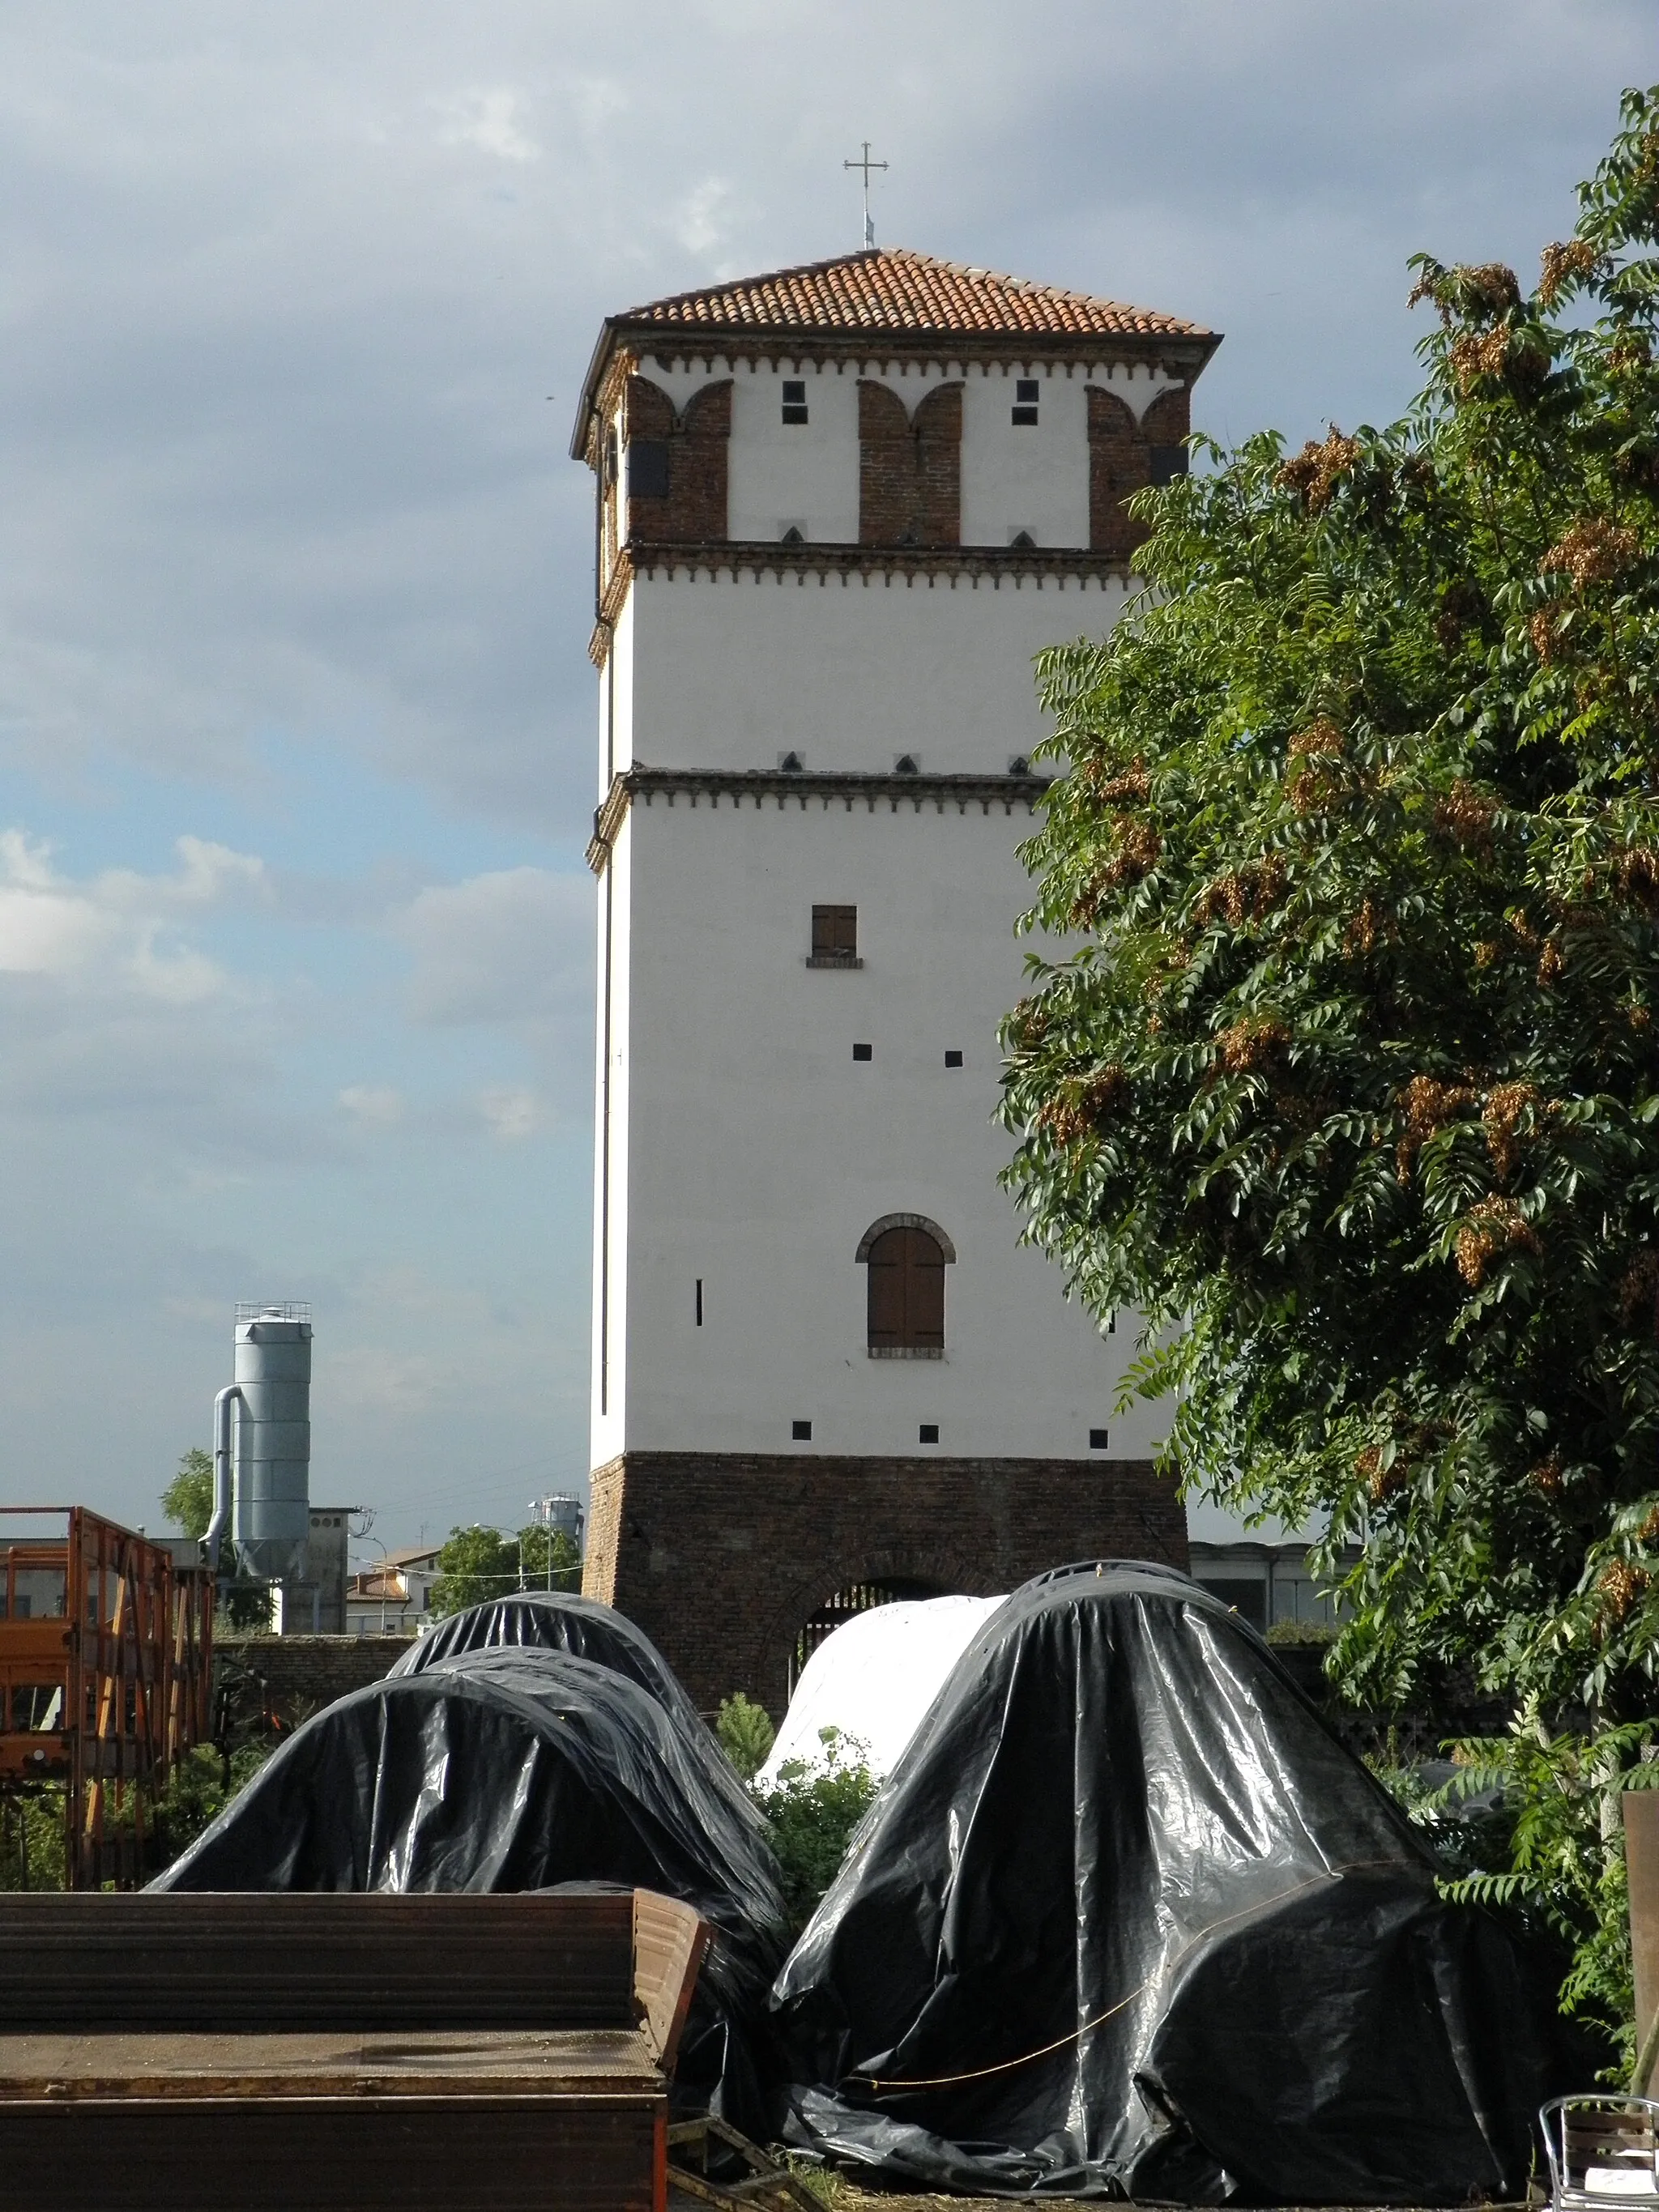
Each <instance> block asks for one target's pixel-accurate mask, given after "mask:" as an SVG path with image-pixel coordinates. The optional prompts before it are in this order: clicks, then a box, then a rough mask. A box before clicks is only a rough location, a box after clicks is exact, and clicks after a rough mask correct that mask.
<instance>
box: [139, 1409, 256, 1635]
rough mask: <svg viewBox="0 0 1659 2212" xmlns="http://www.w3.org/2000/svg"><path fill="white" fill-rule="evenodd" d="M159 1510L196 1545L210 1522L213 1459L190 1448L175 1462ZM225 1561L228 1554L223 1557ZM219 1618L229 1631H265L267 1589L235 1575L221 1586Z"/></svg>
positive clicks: (198, 1447)
mask: <svg viewBox="0 0 1659 2212" xmlns="http://www.w3.org/2000/svg"><path fill="white" fill-rule="evenodd" d="M161 1510H162V1512H163V1513H165V1514H166V1516H167V1519H168V1520H169V1521H171V1522H172V1523H173V1527H174V1528H178V1529H180V1530H182V1532H183V1533H184V1534H185V1535H186V1536H193V1537H194V1538H195V1539H196V1541H197V1543H198V1544H199V1543H200V1542H201V1541H202V1539H203V1537H204V1536H205V1535H206V1534H207V1532H208V1524H209V1522H210V1521H211V1520H212V1518H213V1455H212V1453H211V1452H204V1450H203V1449H202V1448H201V1446H200V1445H199V1444H192V1445H191V1449H189V1450H188V1451H187V1452H185V1455H183V1457H182V1458H181V1459H180V1460H179V1472H178V1474H175V1475H174V1476H173V1480H172V1481H171V1482H170V1483H168V1485H167V1488H166V1489H165V1490H164V1491H163V1492H161ZM225 1556H226V1557H227V1559H228V1556H229V1555H228V1553H227V1554H226V1555H225ZM221 1608H222V1614H223V1618H224V1620H226V1622H227V1623H228V1625H229V1626H231V1627H232V1628H269V1627H270V1585H269V1584H268V1583H256V1582H251V1581H249V1580H248V1579H247V1577H246V1576H244V1575H240V1574H238V1575H236V1576H235V1577H234V1578H233V1579H231V1580H229V1581H228V1582H227V1583H224V1584H223V1586H222V1595H221Z"/></svg>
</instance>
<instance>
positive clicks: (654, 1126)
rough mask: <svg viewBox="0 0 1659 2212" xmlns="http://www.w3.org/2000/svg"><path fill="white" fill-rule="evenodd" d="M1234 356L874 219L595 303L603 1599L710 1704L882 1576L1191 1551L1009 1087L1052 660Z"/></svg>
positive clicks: (779, 1675) (1111, 570)
mask: <svg viewBox="0 0 1659 2212" xmlns="http://www.w3.org/2000/svg"><path fill="white" fill-rule="evenodd" d="M1216 343H1218V341H1217V340H1216V338H1215V337H1213V335H1212V334H1211V333H1209V332H1207V331H1202V330H1200V329H1198V328H1197V327H1195V326H1194V325H1189V324H1186V323H1183V322H1181V321H1178V320H1177V319H1175V318H1173V317H1169V316H1163V315H1157V314H1152V313H1147V312H1146V311H1144V310H1140V309H1136V308H1130V307H1123V306H1121V305H1120V304H1118V303H1115V302H1113V301H1103V300H1097V299H1092V298H1089V297H1087V296H1085V295H1078V294H1073V293H1064V292H1057V291H1054V290H1051V289H1047V288H1044V287H1041V286H1035V285H1030V284H1024V283H1018V282H1017V281H1016V280H1013V279H1011V278H1006V277H1000V276H993V275H991V274H989V273H988V272H986V271H983V270H966V269H961V268H958V267H956V266H954V265H953V264H944V263H939V262H936V261H933V260H931V259H929V258H927V257H925V256H922V255H920V254H914V253H908V252H894V251H887V252H880V251H876V250H874V249H871V250H868V251H866V252H863V253H860V254H856V255H852V256H848V257H847V258H844V259H842V260H839V261H835V262H829V263H822V264H814V265H812V266H811V267H808V268H805V269H800V270H787V271H782V272H779V273H777V274H775V275H773V276H765V277H760V278H756V279H752V280H750V281H749V282H747V283H738V284H732V285H726V286H722V287H720V288H718V289H714V290H712V291H708V292H702V293H694V294H688V295H679V296H678V297H676V298H673V299H671V300H666V301H659V302H656V303H654V304H653V305H651V306H649V307H643V308H641V309H637V310H635V311H633V312H631V313H628V314H625V315H622V316H618V317H617V318H615V319H613V320H612V321H611V322H609V323H607V325H605V331H603V333H602V334H601V337H600V341H599V347H598V349H596V352H595V355H594V358H593V362H592V368H591V370H590V373H589V376H588V380H587V384H586V390H585V393H584V398H583V403H582V410H581V413H580V418H579V421H578V425H577V433H576V441H575V450H576V452H577V453H578V454H579V455H580V457H581V458H582V459H586V461H587V463H588V464H589V465H590V466H591V467H592V469H593V470H594V472H595V475H596V478H597V482H598V504H597V532H596V535H597V568H598V579H597V582H598V589H597V605H596V622H595V628H594V633H593V641H592V658H593V659H594V661H595V664H596V665H597V667H598V669H599V684H600V741H601V775H600V787H601V801H600V805H599V811H598V813H597V815H596V817H595V834H594V839H593V843H592V847H591V848H590V860H591V861H592V865H593V867H594V870H595V872H596V874H597V876H598V878H599V905H600V921H599V967H600V975H599V986H600V987H599V1052H598V1066H599V1083H598V1133H597V1148H596V1152H597V1156H596V1190H595V1207H594V1219H595V1251H594V1268H593V1298H594V1318H593V1339H594V1359H593V1404H592V1468H593V1490H592V1519H591V1522H590V1546H589V1562H590V1565H589V1582H588V1587H589V1589H590V1590H591V1591H592V1594H594V1595H598V1596H600V1597H602V1598H604V1599H605V1600H606V1601H609V1602H612V1603H615V1604H617V1605H619V1606H621V1607H623V1610H625V1611H627V1612H629V1613H631V1614H632V1615H633V1616H634V1617H635V1618H636V1619H638V1620H640V1621H641V1625H642V1626H646V1627H647V1630H648V1631H649V1632H650V1633H651V1634H652V1635H653V1637H655V1638H656V1639H657V1640H658V1642H659V1644H661V1646H662V1647H663V1649H664V1650H665V1651H666V1653H667V1655H668V1656H669V1657H670V1659H671V1661H672V1662H674V1663H675V1664H676V1665H677V1666H678V1668H680V1670H681V1672H682V1673H683V1674H684V1675H685V1677H686V1678H687V1680H688V1681H689V1682H690V1684H691V1686H692V1687H693V1688H694V1691H696V1692H697V1693H698V1694H699V1695H700V1696H701V1697H702V1699H703V1700H704V1701H705V1702H707V1703H709V1704H711V1705H712V1704H713V1703H714V1702H715V1701H717V1699H718V1698H719V1697H720V1696H721V1695H723V1694H725V1693H726V1692H729V1691H730V1690H732V1689H735V1688H744V1689H745V1690H747V1691H748V1692H749V1693H750V1695H758V1696H760V1697H762V1698H763V1699H764V1700H765V1701H766V1702H767V1703H769V1704H770V1705H773V1706H777V1705H780V1704H781V1699H782V1696H783V1694H784V1693H785V1692H787V1683H788V1676H789V1670H790V1666H791V1663H792V1661H793V1658H794V1657H795V1656H797V1655H798V1654H799V1651H800V1650H802V1649H804V1648H805V1646H804V1644H803V1638H806V1640H807V1642H809V1643H810V1641H811V1639H812V1638H813V1636H814V1635H815V1634H816V1633H817V1632H819V1631H820V1630H821V1629H822V1627H823V1623H824V1621H825V1620H830V1619H833V1617H834V1616H835V1614H836V1612H837V1610H838V1609H839V1610H846V1609H848V1608H849V1607H854V1606H857V1605H860V1604H863V1603H867V1602H871V1601H878V1599H879V1598H880V1597H881V1596H882V1595H888V1594H891V1593H892V1592H894V1591H898V1590H902V1591H904V1592H909V1591H913V1590H921V1589H982V1590H990V1589H998V1588H1006V1587H1008V1586H1010V1584H1011V1583H1013V1582H1016V1581H1018V1580H1019V1579H1022V1578H1023V1577H1024V1575H1026V1574H1029V1573H1030V1572H1032V1571H1037V1570H1039V1569H1041V1568H1042V1567H1043V1566H1047V1565H1060V1564H1063V1563H1064V1562H1065V1561H1066V1560H1067V1559H1073V1558H1077V1557H1079V1556H1085V1555H1088V1554H1091V1553H1097V1552H1101V1551H1113V1552H1116V1553H1124V1552H1129V1553H1133V1554H1135V1555H1139V1556H1146V1555H1148V1554H1149V1553H1150V1554H1152V1555H1155V1556H1160V1557H1164V1558H1176V1559H1182V1558H1184V1542H1185V1537H1184V1525H1183V1522H1182V1516H1181V1513H1180V1510H1179V1508H1178V1506H1177V1505H1176V1503H1175V1501H1174V1499H1173V1496H1172V1494H1171V1493H1170V1491H1169V1490H1168V1487H1167V1486H1165V1485H1164V1484H1162V1483H1161V1482H1160V1481H1159V1480H1158V1479H1157V1478H1156V1477H1155V1476H1154V1474H1153V1473H1152V1468H1151V1465H1150V1458H1151V1453H1152V1447H1153V1444H1154V1442H1155V1437H1154V1435H1153V1432H1152V1428H1151V1426H1150V1425H1149V1422H1148V1418H1147V1416H1146V1414H1145V1413H1134V1414H1131V1415H1129V1416H1128V1417H1127V1418H1121V1417H1119V1416H1117V1415H1116V1414H1115V1413H1114V1410H1113V1404H1114V1398H1115V1389H1116V1385H1117V1383H1118V1382H1119V1379H1120V1377H1121V1372H1122V1370H1123V1367H1124V1365H1125V1364H1127V1360H1128V1359H1129V1358H1131V1357H1132V1356H1133V1334H1132V1333H1131V1332H1130V1331H1129V1330H1128V1329H1127V1328H1126V1329H1125V1331H1124V1332H1123V1333H1122V1334H1121V1335H1115V1336H1114V1335H1110V1334H1108V1335H1105V1336H1103V1335H1102V1334H1100V1332H1099V1331H1098V1330H1097V1327H1096V1326H1095V1324H1094V1323H1093V1322H1091V1319H1090V1318H1089V1316H1086V1315H1085V1313H1083V1312H1082V1311H1081V1310H1080V1309H1079V1308H1078V1307H1077V1306H1076V1305H1075V1304H1070V1303H1068V1302H1067V1300H1066V1297H1065V1296H1064V1288H1063V1284H1062V1282H1061V1279H1060V1275H1059V1273H1058V1271H1057V1270H1056V1269H1055V1268H1054V1267H1053V1266H1052V1265H1051V1264H1050V1263H1049V1262H1048V1261H1045V1260H1044V1259H1042V1257H1041V1256H1040V1255H1037V1254H1036V1253H1034V1252H1032V1251H1030V1250H1029V1249H1024V1248H1022V1247H1021V1245H1020V1243H1019V1227H1020V1224H1019V1219H1018V1215H1017V1213H1016V1212H1015V1210H1014V1208H1013V1206H1012V1203H1011V1201H1010V1200H1008V1198H1007V1197H1006V1194H1004V1192H1003V1191H1002V1190H1001V1188H1000V1185H999V1183H998V1182H997V1175H998V1170H999V1169H1000V1167H1001V1166H1002V1165H1003V1164H1004V1163H1005V1161H1006V1158H1007V1156H1008V1152H1009V1150H1010V1139H1008V1137H1007V1135H1006V1133H1005V1132H1003V1131H1001V1130H1000V1129H999V1128H998V1127H996V1126H995V1125H994V1119H993V1117H994V1110H995V1107H996V1103H997V1098H998V1092H999V1076H1000V1049H999V1046H998V1041H997V1028H998V1024H999V1023H1000V1020H1001V1018H1003V1016H1004V1015H1005V1014H1006V1012H1008V1010H1009V1008H1010V1007H1011V1006H1012V1005H1013V1004H1014V1002H1015V1000H1017V999H1018V997H1019V996H1020V995H1021V991H1022V987H1023V984H1022V959H1023V948H1022V947H1021V945H1019V943H1018V941H1017V939H1016V938H1015V935H1014V924H1015V921H1016V919H1017V917H1018V915H1019V913H1020V912H1021V911H1022V910H1023V908H1024V907H1026V906H1027V905H1029V904H1030V900H1031V895H1032V890H1031V884H1030V879H1029V878H1028V877H1027V875H1026V873H1025V871H1024V867H1023V866H1022V865H1021V862H1020V860H1019V858H1018V845H1019V843H1020V842H1021V840H1022V839H1023V838H1024V837H1026V836H1030V834H1031V831H1032V829H1034V827H1035V826H1036V809H1037V807H1038V806H1039V805H1040V802H1041V797H1042V777H1041V776H1040V775H1035V774H1033V772H1032V770H1031V768H1030V752H1031V750H1032V748H1033V747H1034V746H1035V745H1036V743H1037V741H1038V739H1039V738H1040V737H1041V736H1042V717H1041V715H1040V714H1039V711H1038V708H1037V705H1036V695H1035V690H1034V686H1033V674H1032V667H1031V663H1032V658H1033V656H1034V655H1035V654H1036V653H1037V652H1038V651H1039V650H1040V649H1041V648H1042V647H1043V646H1045V645H1049V644H1053V643H1055V642H1058V641H1063V640H1065V639H1067V638H1070V637H1073V636H1076V635H1079V634H1082V633H1089V634H1092V635H1099V634H1100V633H1102V632H1103V631H1104V630H1105V629H1108V628H1109V625H1110V623H1112V621H1113V620H1114V619H1115V616H1116V614H1117V612H1118V611H1119V609H1120V607H1121V605H1122V603H1123V600H1124V598H1125V596H1126V594H1127V592H1128V591H1129V590H1130V589H1131V588H1133V585H1132V580H1131V562H1132V557H1133V550H1134V546H1135V544H1136V543H1137V542H1138V532H1137V529H1136V526H1135V525H1134V524H1133V520H1132V519H1131V518H1130V517H1129V516H1128V515H1127V513H1126V512H1125V509H1124V505H1123V502H1124V501H1125V500H1126V499H1127V497H1128V496H1130V495H1131V494H1132V493H1133V491H1135V490H1136V489H1139V488H1140V487H1141V486H1142V485H1144V484H1146V483H1150V482H1154V481H1158V480H1160V479H1161V478H1163V477H1166V476H1167V475H1168V474H1170V473H1173V472H1175V471H1178V470H1179V469H1180V468H1182V467H1183V466H1184V465H1185V454H1184V448H1183V447H1182V445H1181V442H1180V441H1181V440H1182V437H1183V436H1184V435H1185V433H1186V430H1187V428H1188V394H1189V392H1190V388H1191V385H1192V382H1193V380H1194V378H1195V376H1196V375H1197V374H1198V373H1199V371H1200V369H1201V368H1202V367H1203V365H1204V362H1206V360H1207V358H1208V357H1209V355H1210V353H1211V352H1212V350H1213V349H1214V346H1215V344H1216Z"/></svg>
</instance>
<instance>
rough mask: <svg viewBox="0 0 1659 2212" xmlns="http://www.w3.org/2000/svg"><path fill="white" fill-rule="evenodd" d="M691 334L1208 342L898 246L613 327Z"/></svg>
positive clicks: (750, 281)
mask: <svg viewBox="0 0 1659 2212" xmlns="http://www.w3.org/2000/svg"><path fill="white" fill-rule="evenodd" d="M614 320H615V321H616V322H617V323H620V324H641V323H647V324H650V323H656V324H661V325H664V326H665V327H671V328H676V329H682V330H684V329H690V330H699V331H849V332H850V331H939V332H941V333H945V334H951V335H961V336H984V337H995V336H1000V335H1001V334H1003V333H1005V332H1007V333H1012V332H1014V331H1020V332H1024V333H1028V334H1030V335H1032V336H1036V337H1197V338H1207V337H1211V336H1212V332H1210V331H1207V330H1206V329H1205V328H1204V327H1203V325H1201V324H1199V323H1188V322H1183V321H1182V319H1181V318H1180V317H1179V316H1178V315H1164V314H1159V313H1157V312H1156V311H1155V310H1153V309H1152V308H1150V307H1127V306H1125V304H1124V303H1123V301H1121V300H1096V299H1091V297H1090V296H1089V295H1088V294H1087V293H1086V292H1062V291H1061V290H1060V289H1059V288H1058V286H1056V285H1053V284H1034V283H1029V282H1027V281H1026V280H1025V279H1024V278H1023V277H1019V276H999V275H998V274H997V273H996V271H995V270H992V269H969V268H967V267H965V266H964V265H963V264H962V263H961V262H957V261H936V260H934V258H933V256H932V255H931V254H927V253H913V252H911V251H910V250H909V248H908V246H870V247H867V248H866V250H865V251H864V252H862V253H845V254H842V255H841V256H839V257H838V258H836V260H833V261H811V262H807V263H805V264H804V265H803V266H802V267H800V268H799V269H779V270H775V271H774V272H773V273H772V274H771V275H770V276H744V277H739V278H738V279H736V280H735V281H734V282H732V283H729V284H716V285H711V286H710V287H708V289H706V290H702V291H696V292H676V293H674V294H673V295H671V297H670V298H668V299H666V300H653V301H650V302H649V303H648V304H647V306H645V307H632V308H629V310H628V312H627V313H625V314H621V315H617V316H616V317H615V318H614Z"/></svg>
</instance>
